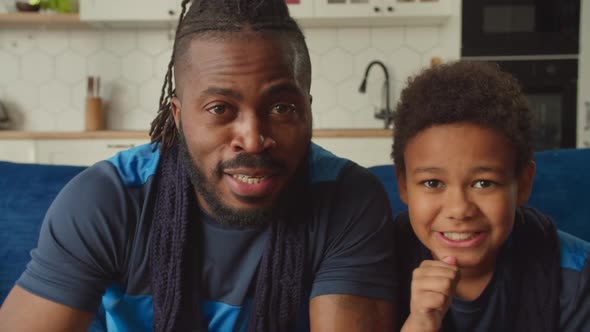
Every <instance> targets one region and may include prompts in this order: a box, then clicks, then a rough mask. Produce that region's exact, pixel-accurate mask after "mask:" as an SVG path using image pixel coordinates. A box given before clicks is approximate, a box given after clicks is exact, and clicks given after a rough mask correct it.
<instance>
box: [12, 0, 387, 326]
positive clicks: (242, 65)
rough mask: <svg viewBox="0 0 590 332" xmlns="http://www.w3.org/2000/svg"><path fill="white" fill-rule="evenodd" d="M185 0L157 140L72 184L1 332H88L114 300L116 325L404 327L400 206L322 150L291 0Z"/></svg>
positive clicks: (111, 322) (110, 311) (155, 126)
mask: <svg viewBox="0 0 590 332" xmlns="http://www.w3.org/2000/svg"><path fill="white" fill-rule="evenodd" d="M188 2H189V1H183V3H182V7H183V10H182V14H181V18H180V23H179V27H178V30H177V34H176V40H175V47H174V52H173V55H172V60H171V64H170V66H169V71H168V74H167V75H166V81H165V85H164V88H163V95H162V98H161V102H160V104H161V105H160V111H159V113H158V116H157V118H156V120H154V122H153V123H152V130H151V136H152V143H153V144H152V145H151V146H147V145H146V146H142V147H138V148H136V149H132V150H129V151H126V152H123V153H121V154H119V155H117V156H115V157H114V158H112V159H110V160H109V161H104V162H100V163H98V164H96V165H94V166H92V167H91V168H89V169H88V170H87V171H85V172H83V173H82V174H81V175H80V176H78V177H77V178H76V179H74V180H73V181H72V182H71V183H70V184H69V185H68V186H66V188H65V189H64V190H63V191H62V193H61V194H60V195H59V197H58V198H57V199H56V201H55V202H54V204H53V206H52V207H51V208H50V210H49V212H48V214H47V216H46V220H45V222H44V225H43V229H42V231H41V235H40V239H39V244H38V248H37V249H35V250H34V251H33V253H32V257H33V259H32V261H31V263H30V264H29V265H28V267H27V270H26V271H25V273H24V274H23V276H22V277H21V278H20V279H19V281H18V282H17V285H16V286H15V288H14V290H13V291H12V292H11V294H10V295H9V296H8V298H7V300H6V302H5V304H4V305H3V307H2V309H1V310H0V330H2V331H38V330H43V331H81V330H84V329H85V328H87V326H88V325H89V324H90V322H91V321H92V318H93V316H94V312H95V311H96V310H97V308H98V307H99V304H100V303H101V299H102V306H103V307H104V310H105V311H106V321H107V325H108V328H109V330H113V331H150V330H152V329H153V330H155V331H195V330H209V331H245V330H248V331H295V330H297V331H299V330H312V331H388V330H390V329H391V327H392V326H393V323H392V320H393V317H392V311H393V309H392V305H391V304H390V303H391V300H392V297H393V291H392V289H393V279H394V277H393V272H392V266H393V264H392V262H391V260H392V257H393V255H392V247H393V246H392V244H391V241H390V239H389V237H390V234H391V230H392V229H391V227H392V222H391V215H390V211H389V208H388V200H387V197H386V194H385V192H384V190H383V189H382V187H381V186H380V185H379V183H378V181H377V180H376V179H375V178H374V177H372V176H371V175H369V173H368V172H367V171H366V170H364V169H362V168H360V167H359V166H357V165H355V164H353V163H351V162H348V161H346V160H343V159H339V158H337V157H335V156H333V155H332V154H330V153H329V152H327V151H325V150H322V149H321V148H319V147H317V146H315V145H312V144H311V143H310V142H311V132H312V117H311V108H310V104H311V96H310V94H309V90H310V81H311V68H310V67H311V66H310V60H309V54H308V51H307V47H306V45H305V41H304V38H303V35H302V33H301V30H300V29H299V27H298V26H297V25H296V23H295V22H294V21H293V20H292V19H291V18H290V17H289V14H288V10H287V7H286V5H285V2H284V1H283V0H265V1H252V0H233V1H229V0H225V1H208V0H203V1H196V2H194V3H193V4H192V6H191V7H190V9H189V10H188V12H187V11H186V8H187V5H188ZM185 13H186V15H185ZM174 86H175V88H174Z"/></svg>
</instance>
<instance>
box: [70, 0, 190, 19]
mask: <svg viewBox="0 0 590 332" xmlns="http://www.w3.org/2000/svg"><path fill="white" fill-rule="evenodd" d="M179 4H180V2H179V1H178V0H80V19H81V20H82V21H101V22H109V21H114V22H117V21H121V22H127V21H129V22H141V21H150V22H158V21H173V20H175V19H176V18H177V17H178V14H179V13H180V5H179Z"/></svg>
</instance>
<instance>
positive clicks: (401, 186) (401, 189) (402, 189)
mask: <svg viewBox="0 0 590 332" xmlns="http://www.w3.org/2000/svg"><path fill="white" fill-rule="evenodd" d="M395 177H396V179H397V191H398V193H399V199H400V200H401V201H402V202H404V204H406V205H408V187H407V183H406V175H405V174H403V173H402V172H400V171H399V170H398V169H397V167H396V168H395Z"/></svg>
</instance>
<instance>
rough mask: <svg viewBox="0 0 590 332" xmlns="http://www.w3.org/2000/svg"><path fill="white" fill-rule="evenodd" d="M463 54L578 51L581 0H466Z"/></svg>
mask: <svg viewBox="0 0 590 332" xmlns="http://www.w3.org/2000/svg"><path fill="white" fill-rule="evenodd" d="M462 13H463V14H462V18H463V22H462V44H463V45H462V50H461V53H462V56H492V55H542V54H577V53H578V49H579V45H578V44H579V41H578V39H579V26H580V0H559V1H555V0H465V1H463V9H462Z"/></svg>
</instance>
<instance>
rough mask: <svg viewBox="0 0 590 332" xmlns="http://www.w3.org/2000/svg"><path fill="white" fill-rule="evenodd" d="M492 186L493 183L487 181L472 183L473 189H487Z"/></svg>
mask: <svg viewBox="0 0 590 332" xmlns="http://www.w3.org/2000/svg"><path fill="white" fill-rule="evenodd" d="M493 185H494V182H493V181H489V180H477V181H475V182H474V183H473V187H474V188H478V189H484V188H489V187H491V186H493Z"/></svg>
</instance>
